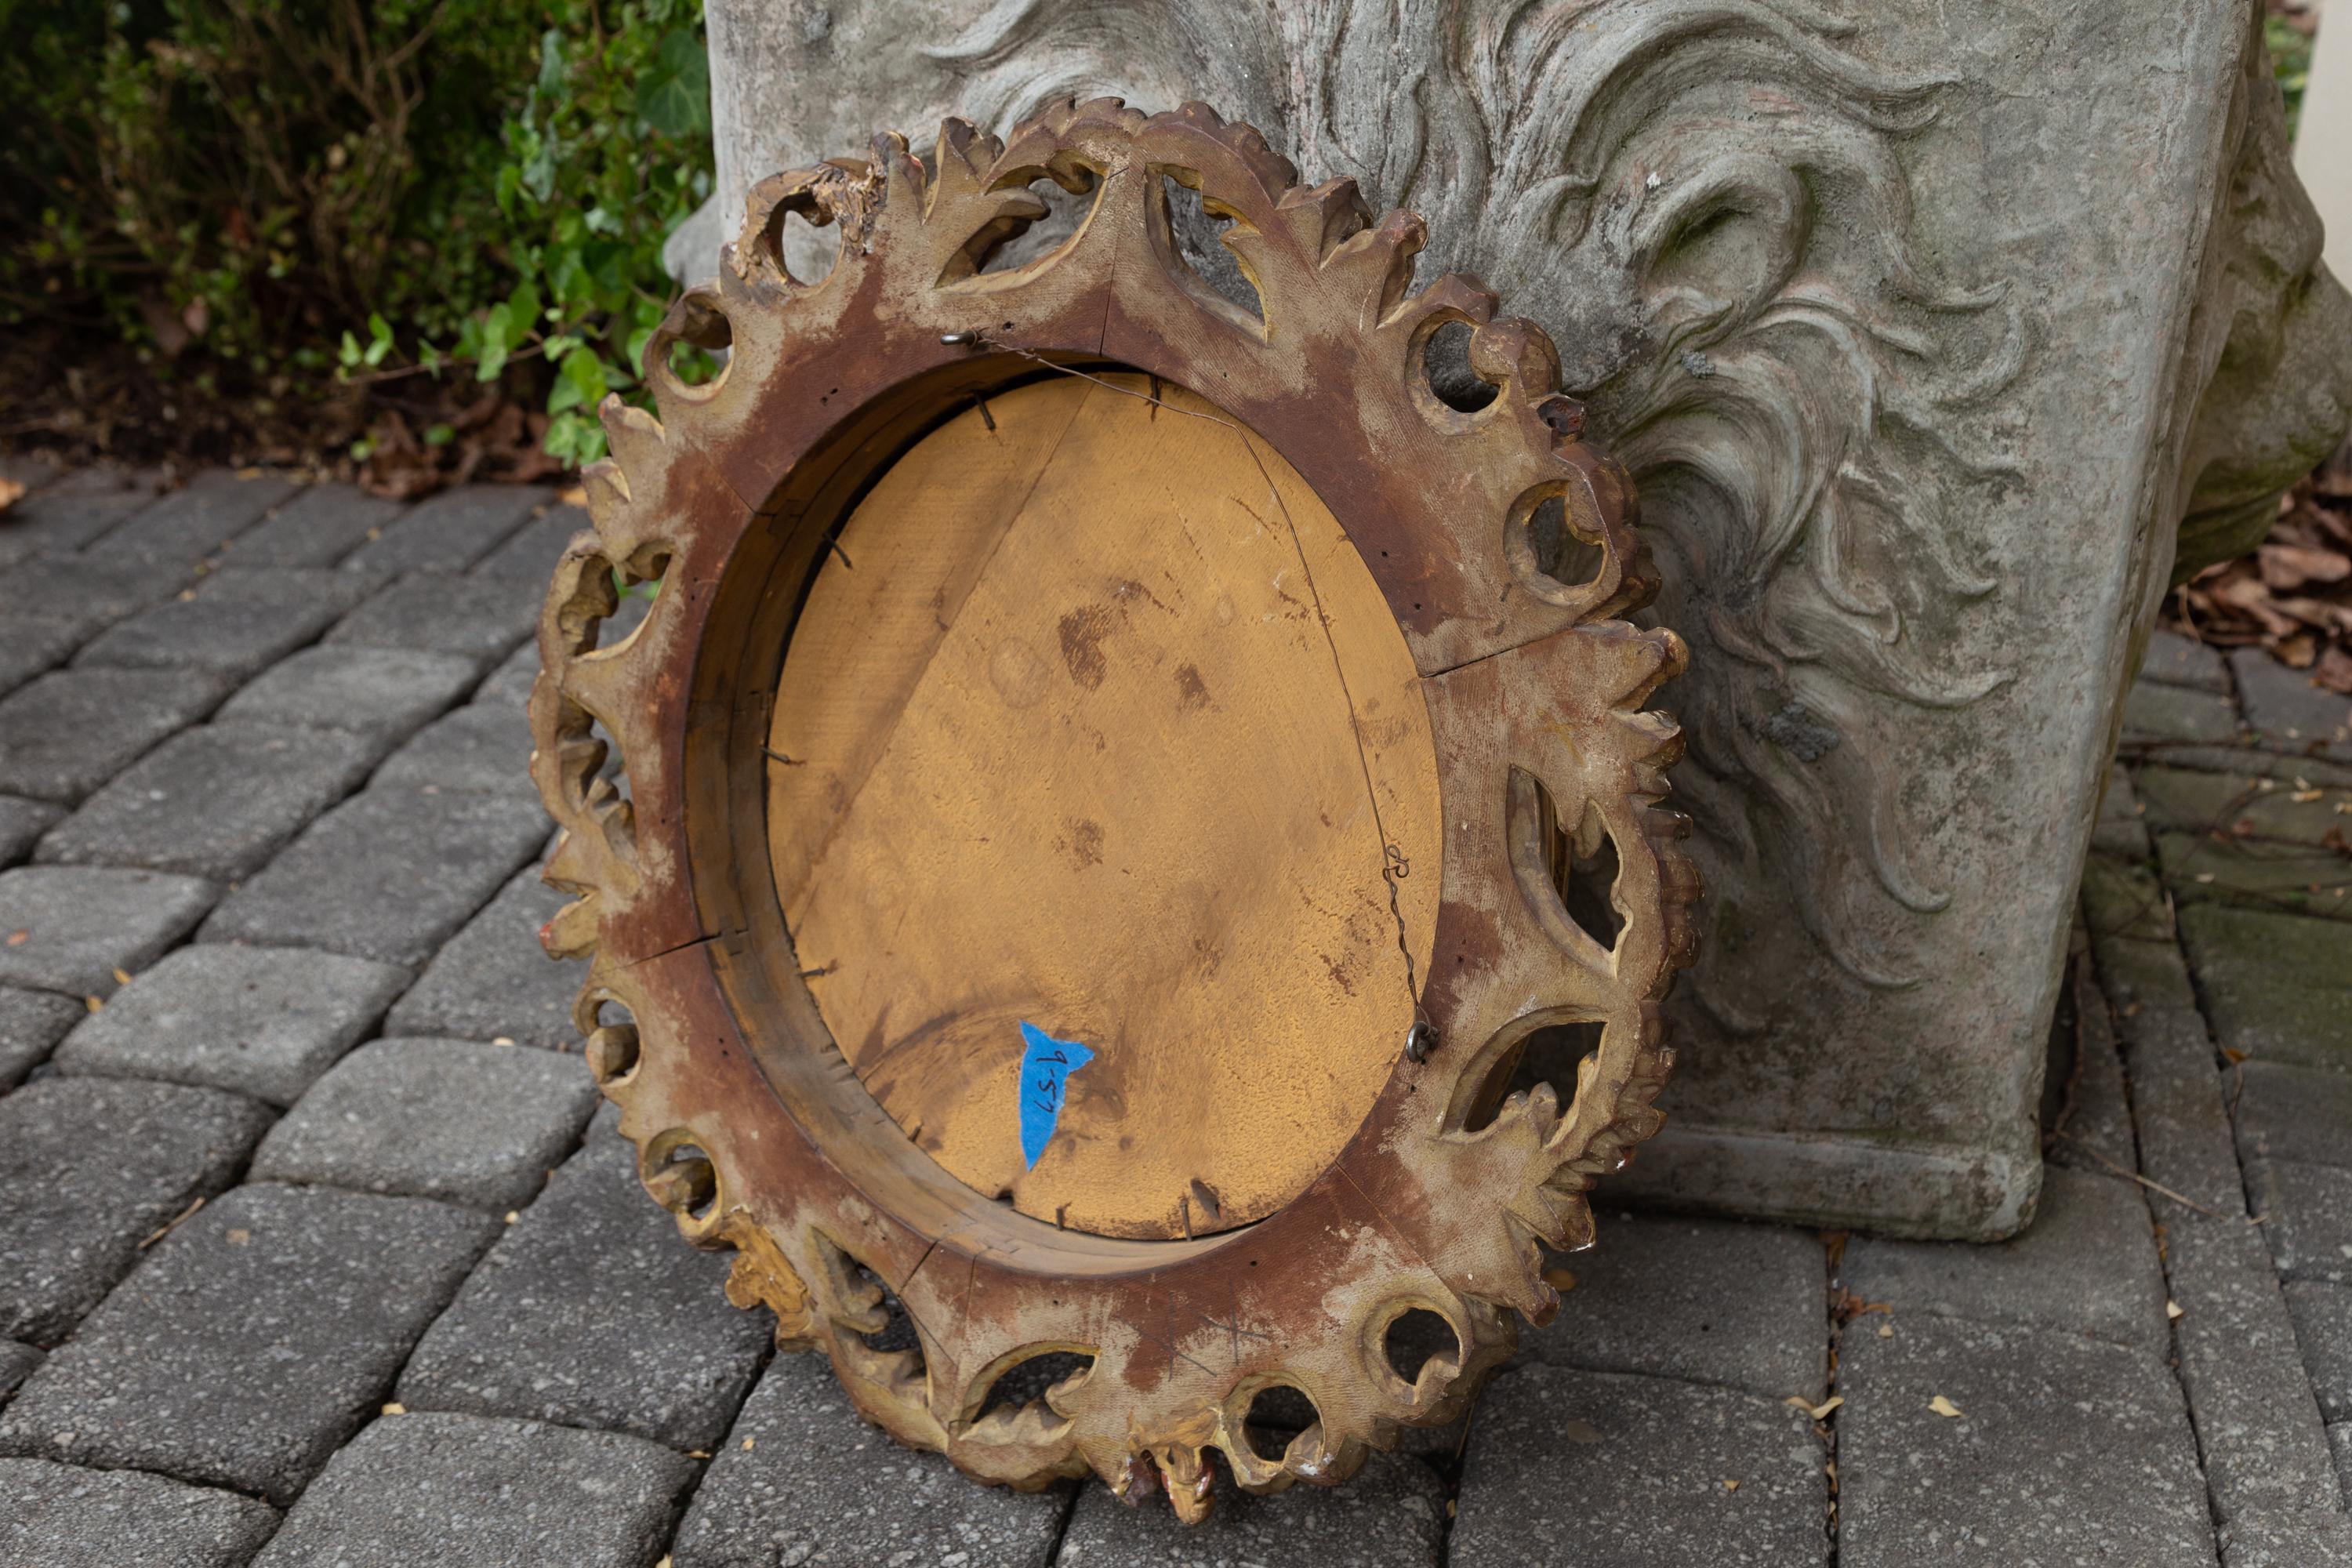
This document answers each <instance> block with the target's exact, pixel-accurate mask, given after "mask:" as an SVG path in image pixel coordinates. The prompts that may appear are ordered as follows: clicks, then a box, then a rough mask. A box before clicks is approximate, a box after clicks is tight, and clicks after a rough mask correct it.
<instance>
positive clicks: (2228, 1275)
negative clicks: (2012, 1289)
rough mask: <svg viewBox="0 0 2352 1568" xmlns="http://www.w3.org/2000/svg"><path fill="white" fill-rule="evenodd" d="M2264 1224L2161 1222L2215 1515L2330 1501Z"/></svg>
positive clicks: (2202, 1219)
mask: <svg viewBox="0 0 2352 1568" xmlns="http://www.w3.org/2000/svg"><path fill="white" fill-rule="evenodd" d="M2273 1223H2275V1220H2273ZM2347 1223H2352V1221H2347ZM2267 1228H2269V1227H2268V1226H2252V1225H2249V1224H2248V1223H2247V1222H2246V1221H2244V1220H2242V1219H2239V1218H2236V1217H2234V1216H2233V1217H2231V1218H2229V1219H2211V1218H2208V1217H2207V1216H2205V1215H2197V1214H2189V1213H2185V1212H2181V1211H2179V1210H2176V1211H2175V1212H2173V1213H2171V1214H2169V1215H2166V1217H2165V1222H2164V1231H2165V1268H2166V1273H2167V1277H2168V1279H2169V1281H2170V1284H2171V1289H2172V1298H2173V1300H2176V1301H2178V1302H2179V1305H2180V1310H2181V1315H2180V1318H2179V1321H2176V1322H2175V1323H2174V1324H2173V1326H2172V1327H2173V1337H2174V1338H2173V1342H2174V1346H2175V1349H2176V1352H2177V1354H2178V1356H2179V1381H2180V1384H2181V1385H2182V1386H2183V1387H2185V1388H2186V1389H2187V1390H2188V1391H2189V1405H2190V1407H2191V1408H2193V1409H2194V1410H2195V1411H2196V1412H2197V1441H2198V1446H2199V1447H2200V1448H2201V1449H2202V1450H2203V1451H2204V1455H2205V1479H2206V1481H2207V1483H2208V1484H2209V1485H2210V1488H2211V1490H2212V1500H2213V1505H2214V1510H2215V1511H2216V1512H2217V1513H2218V1514H2219V1515H2220V1516H2221V1517H2222V1518H2224V1519H2234V1518H2237V1517H2239V1516H2240V1515H2242V1514H2246V1513H2250V1512H2263V1511H2270V1512H2277V1511H2281V1510H2284V1511H2294V1510H2299V1509H2306V1508H2317V1507H2322V1506H2325V1507H2329V1508H2333V1507H2335V1506H2336V1502H2337V1500H2338V1494H2337V1488H2336V1471H2335V1467H2334V1462H2333V1460H2332V1459H2331V1458H2329V1455H2328V1452H2327V1437H2326V1431H2325V1429H2324V1428H2323V1427H2322V1426H2321V1424H2320V1418H2319V1410H2318V1407H2317V1406H2316V1405H2315V1404H2314V1403H2313V1398H2312V1392H2311V1388H2310V1384H2309V1383H2308V1381H2307V1378H2306V1374H2305V1371H2304V1367H2303V1362H2302V1358H2301V1355H2300V1354H2299V1352H2297V1350H2296V1346H2295V1336H2294V1323H2293V1321H2291V1320H2290V1319H2289V1318H2288V1316H2287V1310H2286V1303H2285V1300H2284V1299H2283V1298H2282V1296H2281V1295H2280V1292H2279V1281H2278V1278H2277V1276H2276V1275H2274V1274H2273V1272H2272V1271H2271V1268H2270V1267H2269V1265H2270V1259H2269V1258H2267V1257H2265V1256H2264V1249H2263V1239H2262V1237H2263V1230H2264V1229H2267ZM1847 1343H1848V1344H1849V1345H1851V1344H1852V1343H1853V1341H1852V1339H1851V1338H1849V1339H1848V1340H1847ZM1953 1397H1954V1398H1956V1399H1958V1397H1959V1396H1958V1395H1957V1394H1955V1395H1954V1396H1953ZM1960 1403H1961V1405H1962V1407H1963V1408H1965V1407H1966V1405H1967V1401H1965V1400H1961V1401H1960Z"/></svg>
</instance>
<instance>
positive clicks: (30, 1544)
mask: <svg viewBox="0 0 2352 1568" xmlns="http://www.w3.org/2000/svg"><path fill="white" fill-rule="evenodd" d="M277 1527H278V1510H275V1509H273V1508H271V1507H269V1506H268V1504H266V1503H258V1502H256V1501H254V1500H252V1499H251V1498H241V1497H238V1496H236V1494H234V1493H232V1492H221V1491H211V1490H208V1489H204V1488H201V1487H190V1486H182V1485H181V1484H180V1483H179V1482H178V1481H173V1480H167V1479H164V1478H163V1477H162V1476H142V1475H141V1474H140V1473H139V1472H138V1471H136V1470H85V1469H80V1468H76V1467H75V1466H72V1465H59V1464H53V1463H51V1462H50V1461H48V1460H47V1459H0V1562H6V1563H21V1564H23V1565H24V1568H244V1564H245V1563H247V1561H248V1560H249V1559H250V1558H251V1557H252V1555H253V1552H254V1549H255V1548H256V1547H257V1546H259V1545H260V1544H261V1543H262V1542H265V1541H267V1540H268V1539H269V1533H270V1531H273V1530H275V1529H276V1528H277Z"/></svg>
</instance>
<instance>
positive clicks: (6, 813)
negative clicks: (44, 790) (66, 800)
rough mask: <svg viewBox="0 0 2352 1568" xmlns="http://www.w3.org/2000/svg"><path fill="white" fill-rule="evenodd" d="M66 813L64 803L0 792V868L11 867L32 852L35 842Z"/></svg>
mask: <svg viewBox="0 0 2352 1568" xmlns="http://www.w3.org/2000/svg"><path fill="white" fill-rule="evenodd" d="M65 814H66V813H65V808H64V807H63V806H60V805H51V804H50V803H49V802H47V801H45V800H26V799H25V798H24V797H23V796H22V795H0V867H8V866H14V865H15V864H16V862H17V861H19V860H22V859H23V858H25V857H26V855H29V854H30V853H32V849H33V843H34V841H35V840H36V839H37V838H39V837H41V835H42V834H44V833H47V831H48V830H49V828H50V826H51V825H53V824H54V823H56V822H57V820H58V818H59V817H62V816H65Z"/></svg>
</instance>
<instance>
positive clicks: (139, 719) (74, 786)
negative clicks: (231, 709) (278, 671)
mask: <svg viewBox="0 0 2352 1568" xmlns="http://www.w3.org/2000/svg"><path fill="white" fill-rule="evenodd" d="M227 689H228V687H227V683H226V682H225V681H224V680H222V679H221V678H220V677H218V676H216V675H211V674H207V673H205V672H204V671H201V670H173V669H60V670H55V671H52V672H51V673H49V674H47V675H44V676H42V677H41V678H40V679H37V680H34V681H30V682H28V683H27V684H26V685H24V686H21V687H18V688H17V689H16V690H15V691H12V692H10V693H9V694H8V696H7V697H6V698H5V699H0V790H5V791H6V792H8V793H9V794H12V795H32V796H34V797H36V798H37V799H41V800H52V801H59V802H62V803H64V804H66V805H72V804H73V803H74V802H75V801H78V800H79V799H80V798H81V797H82V796H84V795H88V794H89V792H90V791H91V790H94V789H96V788H97V787H98V786H99V785H100V784H104V783H105V782H106V781H107V780H108V779H110V778H111V777H113V776H114V775H115V774H116V773H120V772H121V771H122V769H123V768H125V767H127V766H129V765H130V764H131V763H132V762H133V761H135V760H136V759H137V758H138V756H139V754H140V753H141V752H144V751H146V750H147V749H148V748H150V747H151V746H152V745H154V744H155V742H158V741H161V740H162V739H163V737H164V736H166V735H168V734H170V733H171V732H172V731H174V730H177V729H179V728H181V727H182V726H184V725H187V724H193V723H194V722H195V721H197V720H199V719H201V718H203V717H204V716H205V714H206V713H208V712H210V711H211V710H212V708H213V705H214V704H215V703H216V702H218V701H219V700H221V698H222V697H223V696H224V695H225V694H226V691H227Z"/></svg>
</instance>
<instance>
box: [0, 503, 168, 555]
mask: <svg viewBox="0 0 2352 1568" xmlns="http://www.w3.org/2000/svg"><path fill="white" fill-rule="evenodd" d="M154 499H155V498H154V497H153V496H152V494H150V493H149V492H147V491H145V490H143V489H137V490H134V489H79V488H69V489H49V490H47V491H46V492H42V493H37V494H34V495H29V496H26V498H25V499H24V500H20V501H18V502H17V503H16V505H15V506H12V507H10V508H9V509H8V510H7V513H6V515H5V516H0V566H8V565H13V564H15V563H16V562H19V561H23V560H26V559H28V558H30V557H32V556H34V555H38V554H44V553H47V554H53V555H54V554H64V553H66V552H70V551H75V550H79V549H80V548H81V547H82V546H83V545H85V544H88V543H89V542H90V541H91V540H93V539H96V538H97V537H98V536H99V535H100V534H101V533H104V532H105V531H107V530H108V529H110V528H113V527H115V526H116V525H118V524H119V523H121V521H122V520H123V519H124V518H126V517H129V516H130V515H131V513H132V512H134V511H137V510H139V509H140V508H141V507H142V506H145V505H146V504H147V503H148V502H150V501H152V500H154Z"/></svg>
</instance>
